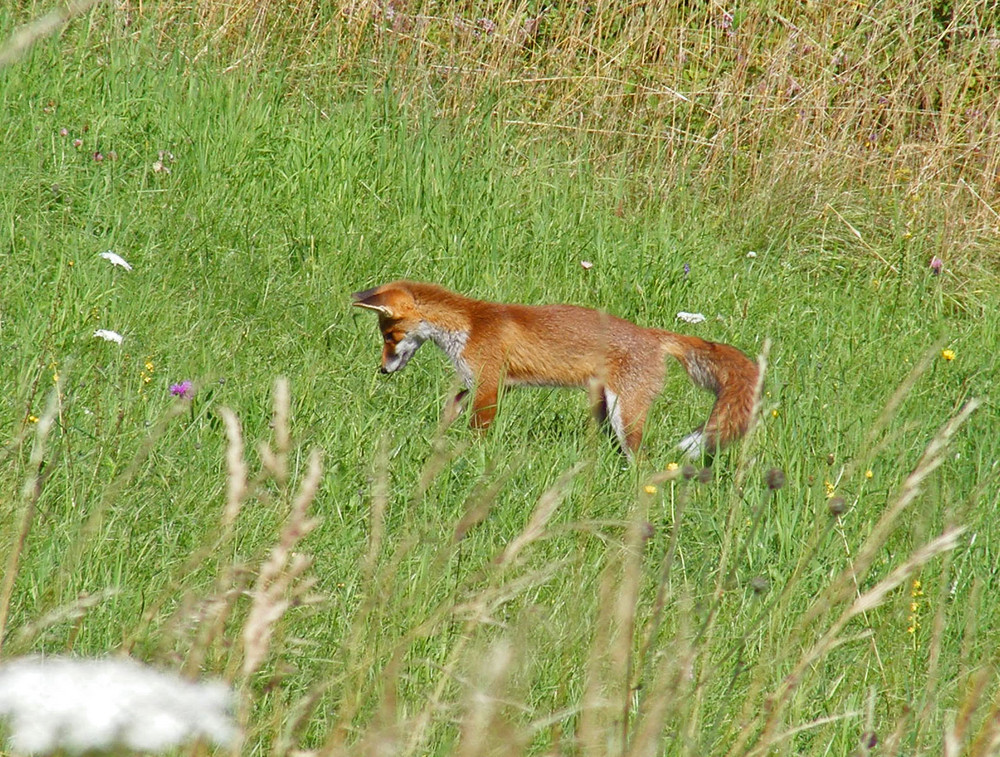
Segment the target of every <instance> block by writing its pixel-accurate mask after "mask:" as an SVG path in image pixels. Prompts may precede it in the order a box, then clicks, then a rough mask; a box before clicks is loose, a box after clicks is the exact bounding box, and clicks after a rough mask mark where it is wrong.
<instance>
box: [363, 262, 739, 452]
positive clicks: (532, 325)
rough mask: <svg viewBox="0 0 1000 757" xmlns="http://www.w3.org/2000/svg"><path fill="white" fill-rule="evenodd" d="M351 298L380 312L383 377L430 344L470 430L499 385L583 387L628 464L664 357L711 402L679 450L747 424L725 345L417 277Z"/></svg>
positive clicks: (709, 444)
mask: <svg viewBox="0 0 1000 757" xmlns="http://www.w3.org/2000/svg"><path fill="white" fill-rule="evenodd" d="M352 296H353V299H354V302H353V304H354V305H355V306H356V307H360V308H367V309H369V310H374V311H375V312H377V313H378V318H379V329H380V330H381V332H382V339H383V341H384V345H383V348H382V367H381V371H382V373H394V372H396V371H398V370H400V369H402V368H403V367H404V366H405V365H406V364H407V363H408V362H409V360H410V358H411V357H413V353H414V352H416V351H417V348H418V347H420V345H421V344H423V343H424V342H426V341H428V340H430V341H432V342H434V343H435V344H437V346H438V347H440V348H441V349H442V350H444V352H445V354H447V355H448V357H449V358H450V359H451V362H452V364H453V365H454V366H455V370H456V371H457V372H458V376H459V378H460V379H461V380H462V383H463V384H465V386H466V389H465V390H463V391H462V392H460V393H459V395H458V397H456V400H457V401H461V400H462V399H463V398H464V397H465V395H466V394H467V393H468V391H469V390H473V391H474V396H473V400H472V419H471V424H472V426H473V427H476V428H480V429H485V428H487V427H488V426H489V425H490V423H491V422H492V421H493V418H494V416H495V415H496V405H497V392H498V391H499V388H500V385H501V384H503V385H505V386H517V385H534V386H571V387H574V386H575V387H583V388H587V389H590V390H591V396H592V398H593V409H594V414H595V416H596V417H597V418H598V420H599V421H601V422H605V423H609V424H610V425H611V428H612V429H613V430H614V432H615V434H616V436H617V437H618V441H619V442H620V443H621V446H622V450H623V451H624V452H625V454H626V455H627V456H628V457H629V458H631V457H632V455H633V453H635V452H636V451H637V450H638V449H639V445H640V443H641V441H642V430H643V426H644V425H645V422H646V413H647V412H648V410H649V408H650V405H651V404H652V403H653V400H654V399H655V397H656V395H657V394H658V393H659V392H660V390H661V388H662V387H663V379H664V375H665V373H666V366H665V365H664V359H665V357H666V356H667V355H671V356H673V357H675V358H677V360H678V361H680V363H681V365H683V366H684V369H685V370H686V371H687V373H688V376H689V377H690V378H691V380H692V381H693V382H694V383H695V384H696V385H697V386H700V387H701V388H703V389H707V390H708V391H710V392H712V393H714V394H715V397H716V400H715V404H714V406H713V407H712V412H711V414H710V415H709V416H708V421H706V422H705V424H704V425H703V426H701V427H700V428H698V429H696V430H695V431H694V432H693V433H691V434H690V435H689V436H687V437H685V438H684V439H683V440H682V441H681V442H680V444H679V445H678V446H679V448H680V449H681V450H682V451H683V452H684V453H686V454H687V455H689V456H690V457H692V458H694V457H700V456H701V455H702V454H703V453H706V452H707V453H712V452H714V451H715V450H716V449H718V448H719V447H721V446H723V445H725V444H727V443H729V442H731V441H733V440H734V439H737V438H739V437H740V436H742V435H743V434H744V433H746V431H747V428H748V427H749V425H750V420H751V416H752V415H753V408H754V402H755V393H756V389H757V365H756V363H754V362H753V361H751V360H750V359H749V358H748V357H747V356H746V355H744V354H743V353H742V352H740V351H739V350H738V349H736V348H735V347H731V346H729V345H728V344H719V343H717V342H707V341H705V340H704V339H699V338H698V337H696V336H684V335H682V334H674V333H671V332H670V331H664V330H662V329H652V328H643V327H641V326H636V325H635V324H634V323H631V322H629V321H626V320H624V319H622V318H616V317H615V316H613V315H608V314H607V313H602V312H599V311H597V310H592V309H590V308H585V307H577V306H575V305H541V306H532V305H504V304H501V303H496V302H484V301H482V300H474V299H472V298H469V297H463V296H462V295H460V294H456V293H455V292H450V291H448V290H447V289H445V288H444V287H440V286H437V285H436V284H424V283H420V282H416V281H394V282H392V283H390V284H384V285H382V286H380V287H375V288H374V289H368V290H366V291H364V292H355V293H354V295H352Z"/></svg>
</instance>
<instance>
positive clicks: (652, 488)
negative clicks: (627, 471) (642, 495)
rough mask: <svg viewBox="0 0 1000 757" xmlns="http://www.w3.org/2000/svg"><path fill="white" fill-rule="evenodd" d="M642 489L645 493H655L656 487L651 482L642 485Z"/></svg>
mask: <svg viewBox="0 0 1000 757" xmlns="http://www.w3.org/2000/svg"><path fill="white" fill-rule="evenodd" d="M642 490H643V491H644V492H646V494H656V487H655V486H653V485H652V484H646V485H645V486H644V487H642Z"/></svg>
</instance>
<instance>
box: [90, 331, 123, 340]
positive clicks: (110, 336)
mask: <svg viewBox="0 0 1000 757" xmlns="http://www.w3.org/2000/svg"><path fill="white" fill-rule="evenodd" d="M94 336H95V337H97V338H98V339H103V340H105V341H106V342H114V343H115V344H121V343H122V340H123V339H124V338H125V337H123V336H122V335H121V334H119V333H118V332H117V331H112V330H111V329H98V330H97V331H95V332H94Z"/></svg>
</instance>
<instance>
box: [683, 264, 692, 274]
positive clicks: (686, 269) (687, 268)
mask: <svg viewBox="0 0 1000 757" xmlns="http://www.w3.org/2000/svg"><path fill="white" fill-rule="evenodd" d="M689 273H691V264H690V263H685V264H684V278H687V275H688V274H689Z"/></svg>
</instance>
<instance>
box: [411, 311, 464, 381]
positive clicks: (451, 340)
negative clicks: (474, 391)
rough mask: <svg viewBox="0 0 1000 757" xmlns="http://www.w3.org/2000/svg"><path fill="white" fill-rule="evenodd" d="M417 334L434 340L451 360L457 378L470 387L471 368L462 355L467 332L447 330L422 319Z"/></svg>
mask: <svg viewBox="0 0 1000 757" xmlns="http://www.w3.org/2000/svg"><path fill="white" fill-rule="evenodd" d="M418 334H419V336H420V337H421V338H422V339H429V340H430V341H432V342H434V344H436V345H437V346H438V347H440V348H441V349H442V350H443V351H444V354H446V355H447V356H448V358H449V359H450V360H451V364H452V365H454V366H455V372H456V373H457V374H458V377H459V379H461V381H462V383H463V384H465V386H466V387H468V388H470V389H471V388H472V383H473V375H472V368H470V367H469V364H468V363H467V362H465V359H464V358H463V357H462V353H463V352H464V351H465V345H466V343H467V342H468V341H469V332H468V331H448V330H447V329H443V328H441V327H440V326H437V325H435V324H433V323H428V322H427V321H423V322H422V323H421V324H420V328H419V331H418Z"/></svg>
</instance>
